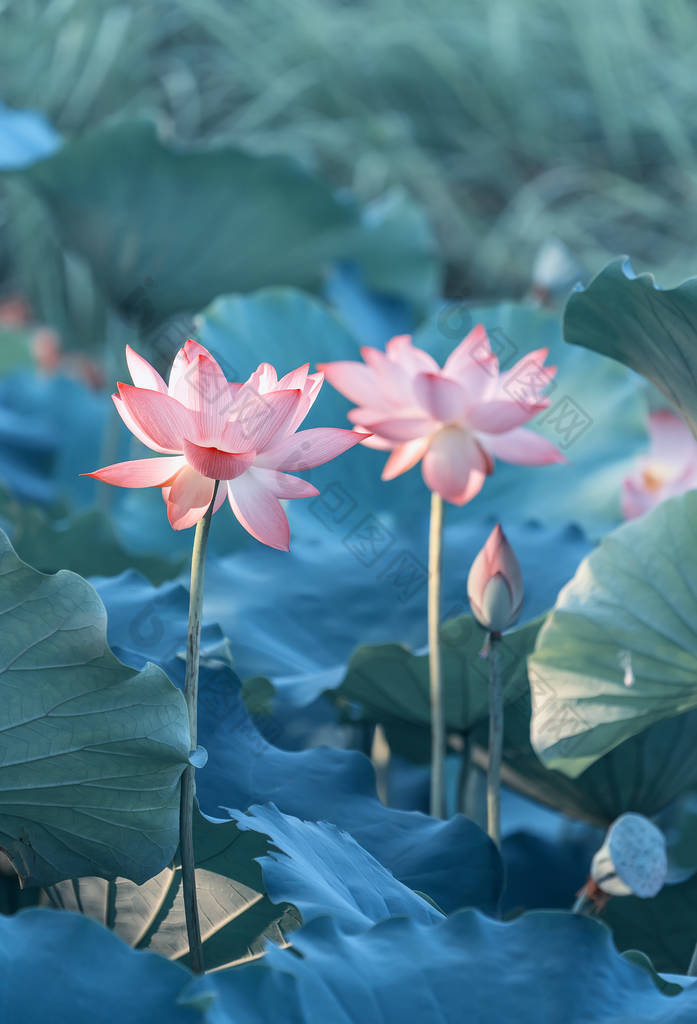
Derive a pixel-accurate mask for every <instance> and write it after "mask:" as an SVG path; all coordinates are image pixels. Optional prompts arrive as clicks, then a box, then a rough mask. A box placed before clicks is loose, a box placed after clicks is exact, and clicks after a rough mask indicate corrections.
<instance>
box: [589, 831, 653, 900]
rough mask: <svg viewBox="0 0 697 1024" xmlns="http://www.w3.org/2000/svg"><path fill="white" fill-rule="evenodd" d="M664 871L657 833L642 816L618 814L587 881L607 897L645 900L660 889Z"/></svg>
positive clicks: (597, 854)
mask: <svg viewBox="0 0 697 1024" xmlns="http://www.w3.org/2000/svg"><path fill="white" fill-rule="evenodd" d="M667 870H668V858H667V855H666V841H665V837H664V835H663V833H662V832H661V830H660V829H659V828H656V826H655V825H654V824H653V823H652V822H650V821H649V820H648V818H645V817H644V816H643V814H621V815H620V816H619V818H617V820H616V821H614V822H613V823H612V825H611V826H610V828H609V829H608V832H607V835H606V836H605V841H604V843H603V845H602V846H601V847H600V849H599V850H598V852H597V853H596V854H595V856H594V857H593V861H592V863H591V878H592V879H593V881H594V882H595V884H596V885H597V886H598V888H599V889H602V890H603V892H606V893H608V894H609V895H610V896H639V897H641V899H648V898H650V897H651V896H655V895H656V893H657V892H660V890H661V889H662V888H663V883H664V882H665V879H666V871H667Z"/></svg>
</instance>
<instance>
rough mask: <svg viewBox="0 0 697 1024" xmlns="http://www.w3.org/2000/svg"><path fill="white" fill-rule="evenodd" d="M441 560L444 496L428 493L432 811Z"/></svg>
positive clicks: (441, 799) (440, 790)
mask: <svg viewBox="0 0 697 1024" xmlns="http://www.w3.org/2000/svg"><path fill="white" fill-rule="evenodd" d="M442 560H443V499H442V498H441V496H440V495H439V494H436V493H435V492H433V493H432V494H431V525H430V532H429V540H428V670H429V684H430V685H429V692H430V703H431V805H430V810H431V814H432V815H433V816H434V817H435V818H442V817H443V813H444V810H445V709H444V707H443V677H442V664H441V655H440V589H441V585H440V577H441V564H442Z"/></svg>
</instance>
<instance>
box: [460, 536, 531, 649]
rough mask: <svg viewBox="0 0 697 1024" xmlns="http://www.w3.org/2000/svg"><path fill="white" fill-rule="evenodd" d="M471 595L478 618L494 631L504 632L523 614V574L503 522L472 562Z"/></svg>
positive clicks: (470, 576) (469, 578)
mask: <svg viewBox="0 0 697 1024" xmlns="http://www.w3.org/2000/svg"><path fill="white" fill-rule="evenodd" d="M467 596H468V598H469V602H470V605H471V608H472V614H473V615H474V617H475V619H476V620H477V622H478V623H479V625H480V626H483V627H484V629H488V630H489V632H491V633H502V632H503V631H504V629H508V627H509V626H512V625H513V623H514V622H515V620H516V619H517V618H518V616H519V615H520V608H521V605H522V603H523V576H522V573H521V571H520V565H519V564H518V559H517V558H516V556H515V552H514V550H513V548H512V547H511V545H510V544H509V543H508V541H507V540H506V535H505V533H504V532H503V530H502V529H501V524H500V523H497V524H496V526H495V527H494V529H493V530H492V531H491V533H490V534H489V537H488V539H487V542H486V544H485V545H484V547H483V548H482V550H481V551H480V552H479V554H478V555H477V557H476V558H475V560H474V562H473V563H472V568H471V569H470V574H469V576H468V578H467Z"/></svg>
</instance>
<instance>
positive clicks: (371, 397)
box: [318, 324, 565, 505]
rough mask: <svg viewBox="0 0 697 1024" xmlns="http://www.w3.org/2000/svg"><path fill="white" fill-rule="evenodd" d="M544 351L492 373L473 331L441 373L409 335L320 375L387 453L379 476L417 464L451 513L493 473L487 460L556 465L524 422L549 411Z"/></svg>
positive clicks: (553, 453)
mask: <svg viewBox="0 0 697 1024" xmlns="http://www.w3.org/2000/svg"><path fill="white" fill-rule="evenodd" d="M547 354H548V350H547V349H546V348H541V349H538V350H537V351H535V352H530V353H529V354H528V355H526V356H524V357H523V359H521V360H520V361H519V362H518V363H516V365H515V366H513V367H512V368H511V369H510V370H508V371H507V372H506V373H499V365H498V359H497V358H496V356H495V355H494V353H493V352H492V351H491V348H490V346H489V340H488V338H487V335H486V331H485V330H484V328H483V327H482V325H481V324H479V325H477V326H476V327H475V328H474V329H473V330H472V331H470V333H469V334H468V335H467V337H466V338H465V340H464V341H463V342H461V344H460V345H458V346H457V348H456V349H455V350H454V351H453V352H452V353H451V354H450V356H449V357H448V359H447V361H446V363H445V366H444V367H443V368H442V369H441V368H440V366H439V365H438V363H436V361H435V360H434V359H433V358H432V357H431V356H430V355H429V354H428V353H427V352H424V351H422V349H420V348H416V346H414V345H412V342H411V338H410V337H409V336H408V335H400V336H398V337H396V338H392V340H391V341H388V343H387V346H386V349H385V351H384V352H381V351H380V350H379V349H375V348H362V349H361V355H362V356H363V359H364V362H363V363H359V362H336V363H325V364H323V365H320V366H319V367H318V369H320V370H322V371H324V374H325V376H326V378H327V380H328V381H329V383H330V384H333V385H334V387H335V388H336V389H337V390H338V391H340V392H341V393H342V394H343V395H345V396H346V397H347V398H348V399H350V400H351V401H352V402H356V403H357V405H358V408H356V409H352V410H351V412H350V413H349V419H350V420H351V422H352V423H354V424H355V426H356V428H358V429H359V430H368V431H370V432H371V433H372V434H373V436H372V437H371V438H369V439H368V440H367V441H366V444H367V446H368V447H370V448H378V449H382V450H385V451H391V452H392V454H391V455H390V457H389V458H388V460H387V462H386V463H385V467H384V469H383V472H382V479H383V480H392V479H393V478H394V477H396V476H399V475H400V474H401V473H405V472H406V471H407V470H408V469H411V468H412V466H415V465H416V463H417V462H419V461H421V471H422V473H423V478H424V480H425V481H426V485H427V486H428V487H429V488H430V490H432V491H435V492H436V493H437V494H440V496H441V497H442V498H444V499H445V500H446V501H450V502H452V503H453V504H454V505H464V504H465V503H466V502H468V501H471V500H472V498H474V497H475V495H476V494H478V493H479V491H480V490H481V488H482V485H483V483H484V480H485V478H486V476H487V475H488V474H489V473H492V472H493V469H494V458H498V459H503V461H504V462H514V463H518V464H519V465H524V466H540V465H544V464H547V463H552V462H564V461H565V460H564V457H563V455H562V454H561V452H559V451H558V449H557V448H556V447H555V446H554V445H553V444H552V443H551V442H550V441H547V440H545V438H543V437H540V436H539V435H538V434H535V433H533V432H532V431H530V430H525V429H524V427H523V424H525V423H527V422H528V420H530V419H532V417H533V416H535V415H536V414H537V413H538V412H540V411H541V410H542V409H546V408H547V406H548V405H549V399H548V398H546V397H545V396H544V389H545V388H546V387H547V385H548V384H549V382H550V381H551V380H552V377H553V376H554V374H555V373H556V367H554V366H544V365H543V364H544V361H545V359H546V357H547Z"/></svg>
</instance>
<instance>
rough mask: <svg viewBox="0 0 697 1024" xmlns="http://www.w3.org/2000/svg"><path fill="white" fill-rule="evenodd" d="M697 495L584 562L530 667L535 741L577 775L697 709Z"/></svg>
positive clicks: (642, 522)
mask: <svg viewBox="0 0 697 1024" xmlns="http://www.w3.org/2000/svg"><path fill="white" fill-rule="evenodd" d="M696 512H697V495H695V494H694V493H689V494H686V495H683V496H682V497H679V498H674V499H672V500H670V501H667V502H664V503H662V504H661V505H659V506H658V507H657V508H655V509H653V511H652V512H650V513H649V514H648V515H646V516H644V517H642V518H641V519H639V520H636V521H634V522H631V523H628V524H626V525H625V526H622V527H620V528H619V529H618V530H616V531H614V532H613V533H612V534H610V535H609V536H608V537H607V538H606V539H605V540H604V541H603V542H602V544H601V545H600V547H599V548H597V549H596V550H595V551H593V552H592V553H591V554H590V555H589V556H588V557H587V558H586V559H585V560H584V561H583V562H582V563H581V566H580V568H579V570H578V572H577V573H576V575H575V577H574V578H573V580H572V581H571V582H570V583H569V584H568V585H567V586H566V587H565V588H564V590H563V591H562V592H561V594H560V596H559V600H558V601H557V604H556V607H555V609H554V611H553V613H552V615H551V616H550V617H549V619H548V620H547V622H546V623H545V625H544V627H543V629H542V631H541V632H540V635H539V637H538V640H537V647H536V650H535V653H534V655H533V656H532V657H531V659H530V662H529V673H530V686H531V691H532V701H533V717H532V742H533V746H534V747H535V749H536V750H537V751H538V753H539V754H540V756H541V757H542V759H543V760H544V761H545V763H546V764H548V765H550V766H551V767H557V768H560V769H561V770H562V771H564V772H566V773H567V774H569V775H578V774H579V772H581V771H582V770H583V769H584V768H586V767H588V765H590V764H592V763H593V762H594V761H596V760H597V759H598V758H599V757H600V756H601V755H602V754H604V753H606V752H607V751H608V750H612V749H613V748H614V747H616V746H617V745H618V744H619V743H621V742H622V741H623V740H625V739H627V738H628V737H629V736H633V735H635V734H636V733H638V732H641V730H642V729H645V728H646V727H647V726H649V725H652V724H653V723H655V722H657V721H661V720H662V719H665V718H669V717H671V716H673V715H677V714H679V713H680V712H682V711H689V710H691V709H693V708H695V707H697V639H696V637H695V631H694V622H695V617H696V613H697V597H696V593H695V589H694V586H693V584H692V581H691V577H692V575H693V570H694V567H695V565H697V528H696V527H695V513H696Z"/></svg>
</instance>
